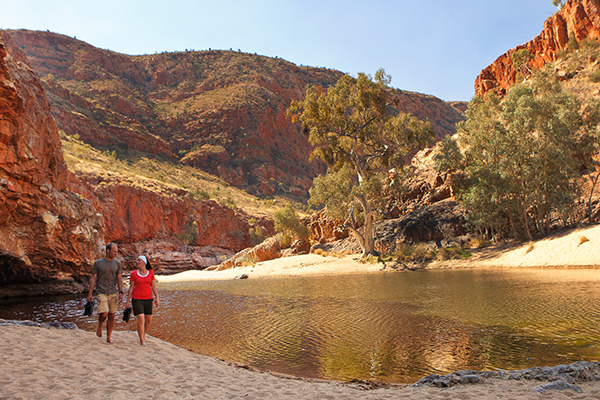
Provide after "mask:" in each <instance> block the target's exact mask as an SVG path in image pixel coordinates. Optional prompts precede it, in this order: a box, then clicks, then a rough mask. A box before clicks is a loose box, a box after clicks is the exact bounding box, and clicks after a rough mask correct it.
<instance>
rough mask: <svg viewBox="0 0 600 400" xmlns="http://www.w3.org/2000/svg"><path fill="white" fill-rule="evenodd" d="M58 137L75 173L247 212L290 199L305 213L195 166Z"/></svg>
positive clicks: (259, 212)
mask: <svg viewBox="0 0 600 400" xmlns="http://www.w3.org/2000/svg"><path fill="white" fill-rule="evenodd" d="M61 141H62V147H63V154H64V158H65V161H66V163H67V166H68V168H69V170H71V171H72V172H74V173H76V174H80V175H96V176H104V177H107V178H109V179H110V178H112V179H118V180H120V181H127V182H128V183H129V184H131V185H134V186H139V187H143V188H145V189H147V190H151V191H154V192H164V193H166V192H168V190H169V189H184V190H186V191H187V196H188V197H193V198H195V199H197V200H200V201H203V200H208V199H213V200H215V201H217V202H218V203H221V204H224V205H227V206H228V207H230V208H233V209H240V210H243V211H244V212H246V213H248V214H250V215H256V216H268V217H272V216H273V213H274V212H275V211H276V210H279V209H280V208H282V207H284V206H285V204H286V203H290V204H291V205H292V207H293V208H294V209H295V211H296V213H298V214H299V216H300V217H304V216H306V215H307V214H306V212H305V211H304V210H305V207H304V205H303V204H301V203H298V202H293V201H292V200H290V199H288V198H283V197H279V196H274V197H273V198H272V199H261V198H259V197H257V196H253V195H250V194H248V193H246V192H245V191H243V190H241V189H238V188H236V187H233V186H230V185H229V184H228V183H226V182H225V181H223V180H221V179H220V178H218V177H215V176H213V175H210V174H208V173H206V172H203V171H201V170H199V169H196V168H192V167H189V166H186V165H179V164H176V163H174V162H172V161H169V160H162V159H160V158H157V157H150V156H148V155H145V154H141V153H135V154H130V155H126V156H120V155H118V154H117V153H116V152H114V151H105V152H101V151H99V150H97V149H96V148H94V147H92V146H90V145H88V144H86V143H83V142H81V141H80V140H77V138H74V137H69V136H66V135H61Z"/></svg>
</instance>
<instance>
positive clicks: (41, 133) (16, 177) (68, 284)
mask: <svg viewBox="0 0 600 400" xmlns="http://www.w3.org/2000/svg"><path fill="white" fill-rule="evenodd" d="M11 40H12V39H11V37H10V36H9V35H5V34H0V288H1V287H3V286H6V285H13V289H14V290H15V291H16V292H18V293H21V294H40V293H51V292H52V291H53V290H57V292H65V291H77V290H79V289H81V288H82V286H81V283H82V282H83V280H84V277H82V275H81V273H80V271H81V270H82V269H85V268H88V267H91V263H92V262H93V260H95V259H96V258H97V257H98V255H99V254H100V247H101V239H102V236H103V225H102V224H103V222H102V218H101V216H99V215H98V214H97V211H96V210H95V209H94V208H93V207H92V205H91V203H90V202H89V201H86V200H84V199H83V198H81V197H80V196H77V195H76V194H74V193H73V192H71V191H69V190H68V188H67V182H68V179H69V172H68V170H67V167H66V164H65V162H64V160H63V157H62V152H61V145H60V140H59V135H58V129H57V127H56V125H55V123H54V120H53V118H52V116H51V114H50V105H49V103H48V101H47V100H46V97H45V93H44V89H43V87H42V85H41V83H40V81H39V79H38V78H37V76H36V74H35V73H34V72H33V70H32V69H31V68H30V67H29V66H28V65H27V64H26V57H25V56H24V54H23V53H22V52H20V51H18V50H16V51H14V52H9V51H8V50H7V47H11V46H7V45H6V43H10V42H11ZM12 47H13V48H14V46H12ZM42 281H53V282H54V286H52V285H47V287H46V288H35V287H31V286H29V287H25V286H21V287H18V285H27V284H31V283H38V282H42ZM14 285H17V286H14ZM58 286H61V287H62V289H60V290H58V289H56V287H58ZM13 289H11V290H13ZM3 295H5V292H4V291H2V290H0V297H2V296H3Z"/></svg>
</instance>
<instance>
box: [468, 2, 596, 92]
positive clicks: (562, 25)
mask: <svg viewBox="0 0 600 400" xmlns="http://www.w3.org/2000/svg"><path fill="white" fill-rule="evenodd" d="M570 36H571V37H573V38H574V39H576V40H577V42H581V41H582V40H583V39H586V38H592V39H599V38H600V1H599V0H568V1H567V2H566V3H565V5H564V6H563V7H562V9H561V10H560V11H559V12H557V13H556V14H554V15H553V16H551V17H550V18H548V19H547V20H546V22H545V23H544V30H543V31H542V33H541V34H540V35H538V36H537V37H536V38H534V39H533V40H532V41H530V42H528V43H525V44H523V45H520V46H517V47H515V48H514V49H511V50H509V51H507V52H506V53H504V54H503V55H501V56H500V57H498V58H497V59H496V61H494V62H493V63H492V64H491V65H490V66H488V67H487V68H485V69H484V70H482V71H481V73H480V74H479V76H478V77H477V78H476V80H475V94H476V95H478V96H482V95H484V94H485V93H487V92H489V91H491V90H493V91H495V92H497V93H498V94H500V95H503V94H504V93H506V91H507V90H508V88H509V87H511V86H512V85H514V84H515V82H516V78H517V71H516V70H515V69H514V67H513V63H512V59H511V57H512V55H513V54H514V53H515V52H516V51H518V50H521V49H526V50H528V51H529V53H530V54H531V56H532V58H531V60H530V61H529V62H528V64H527V65H528V67H529V68H530V69H532V68H541V67H543V66H544V65H545V64H546V63H547V62H551V61H556V59H557V58H558V56H559V53H560V51H561V50H566V49H567V47H568V43H569V37H570Z"/></svg>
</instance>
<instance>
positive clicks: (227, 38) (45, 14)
mask: <svg viewBox="0 0 600 400" xmlns="http://www.w3.org/2000/svg"><path fill="white" fill-rule="evenodd" d="M3 3H5V4H3ZM0 10H1V11H0V28H2V29H20V28H23V29H32V30H49V31H51V32H56V33H61V34H65V35H68V36H71V37H76V38H77V39H80V40H83V41H85V42H87V43H89V44H91V45H93V46H96V47H99V48H103V49H109V50H113V51H116V52H120V53H125V54H131V55H138V54H154V53H156V52H159V53H160V52H163V51H185V50H186V49H187V50H192V49H193V50H208V49H209V48H210V49H213V50H215V49H223V50H229V49H233V50H236V51H237V50H241V51H243V52H247V53H257V54H260V55H265V56H270V57H279V58H283V59H285V60H287V61H290V62H293V63H295V64H297V65H309V66H314V67H325V68H331V69H336V70H340V71H342V72H345V73H349V74H351V75H353V76H356V75H357V74H358V73H359V72H364V73H367V74H369V75H371V76H374V75H375V72H377V70H378V69H379V68H383V69H385V71H386V73H387V74H388V75H390V76H391V77H392V83H391V86H393V87H396V88H399V89H402V90H408V91H413V92H419V93H425V94H430V95H434V96H436V97H438V98H440V99H442V100H446V101H457V100H461V101H469V100H470V99H471V98H472V97H473V94H474V89H473V83H474V81H475V78H476V77H477V75H479V73H480V72H481V70H482V69H484V68H485V67H487V66H488V65H490V64H491V63H492V62H493V61H494V60H495V59H496V58H497V57H499V56H500V55H502V54H503V53H505V52H506V51H507V50H509V49H511V48H513V47H515V46H518V45H520V44H523V43H525V42H528V41H529V40H532V39H533V38H534V37H536V36H537V35H539V34H540V33H541V32H542V29H543V26H544V21H545V20H546V19H547V18H548V17H549V16H551V15H552V14H554V13H555V12H556V11H557V8H556V7H554V6H553V5H552V1H551V0H495V1H493V0H454V1H450V0H411V1H407V0H395V1H394V0H368V1H366V0H362V1H357V0H252V1H249V0H248V1H242V0H211V1H205V0H170V1H158V0H120V1H115V0H104V1H86V0H83V1H82V0H53V1H52V0H0Z"/></svg>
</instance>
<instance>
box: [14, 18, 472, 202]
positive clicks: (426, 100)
mask: <svg viewBox="0 0 600 400" xmlns="http://www.w3.org/2000/svg"><path fill="white" fill-rule="evenodd" d="M10 32H11V34H12V35H13V36H14V38H15V41H16V42H17V43H18V45H19V47H20V48H21V49H23V50H24V51H25V52H26V54H27V56H28V57H29V59H30V60H31V63H32V65H33V68H34V69H35V70H36V71H37V72H38V74H39V75H40V76H41V77H43V81H44V82H45V84H46V85H47V88H48V91H49V92H50V93H51V96H50V99H51V101H52V105H53V112H54V115H55V117H56V119H57V121H58V124H59V127H60V129H62V130H64V131H65V132H66V133H67V134H68V135H75V134H77V135H79V137H80V138H81V139H82V140H85V141H86V142H88V143H90V144H92V145H94V146H100V147H108V148H111V149H117V150H119V151H127V150H129V149H137V150H143V151H146V152H151V153H154V154H160V155H163V156H167V157H177V158H178V159H179V161H180V162H181V163H183V164H187V165H190V166H194V167H197V168H200V169H202V170H204V171H207V172H209V173H211V174H213V175H217V176H219V177H221V178H222V179H223V180H225V181H226V182H228V183H229V184H231V185H235V186H238V187H243V188H245V189H247V190H248V191H249V192H250V193H253V194H260V195H270V194H274V193H280V194H291V195H296V196H306V195H307V190H308V188H309V187H310V186H311V185H312V179H313V178H314V177H315V176H316V175H317V174H320V173H324V172H325V165H324V163H322V162H318V161H312V162H310V161H309V155H310V153H311V151H312V148H311V146H310V144H309V143H308V139H307V137H306V136H305V135H303V134H302V132H301V131H300V127H299V126H298V125H295V124H292V123H291V121H290V119H289V118H287V117H286V116H285V111H286V109H287V108H288V106H289V104H290V102H291V101H292V100H299V99H302V98H303V96H304V92H305V88H306V85H321V86H323V87H327V86H330V85H332V84H334V83H335V82H336V81H337V80H338V79H339V78H340V77H341V76H342V73H341V72H340V71H335V70H329V69H323V68H311V67H302V66H297V65H295V64H292V63H290V62H287V61H284V60H281V59H279V58H269V57H264V56H258V55H255V54H247V53H241V52H234V51H212V50H208V51H186V52H179V53H161V54H154V55H143V56H128V55H124V54H118V53H115V52H111V51H108V50H102V49H97V48H95V47H93V46H90V45H88V44H86V43H83V42H81V41H78V40H76V39H73V38H70V37H68V36H64V35H59V34H55V33H51V32H37V31H26V30H17V31H12V30H11V31H10ZM397 95H398V98H399V108H400V109H402V111H405V112H410V113H412V114H414V115H415V116H417V117H418V118H421V119H428V120H430V121H431V122H432V126H433V129H434V131H435V132H436V135H437V137H438V138H442V137H444V136H446V135H448V134H453V133H454V132H455V128H454V124H455V123H456V122H458V121H460V120H461V119H462V118H463V116H462V113H461V112H460V111H458V110H457V109H455V108H453V107H452V106H451V105H450V104H447V103H445V102H443V101H441V100H440V99H437V98H435V97H433V96H427V95H423V94H419V93H411V92H405V91H398V92H397Z"/></svg>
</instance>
